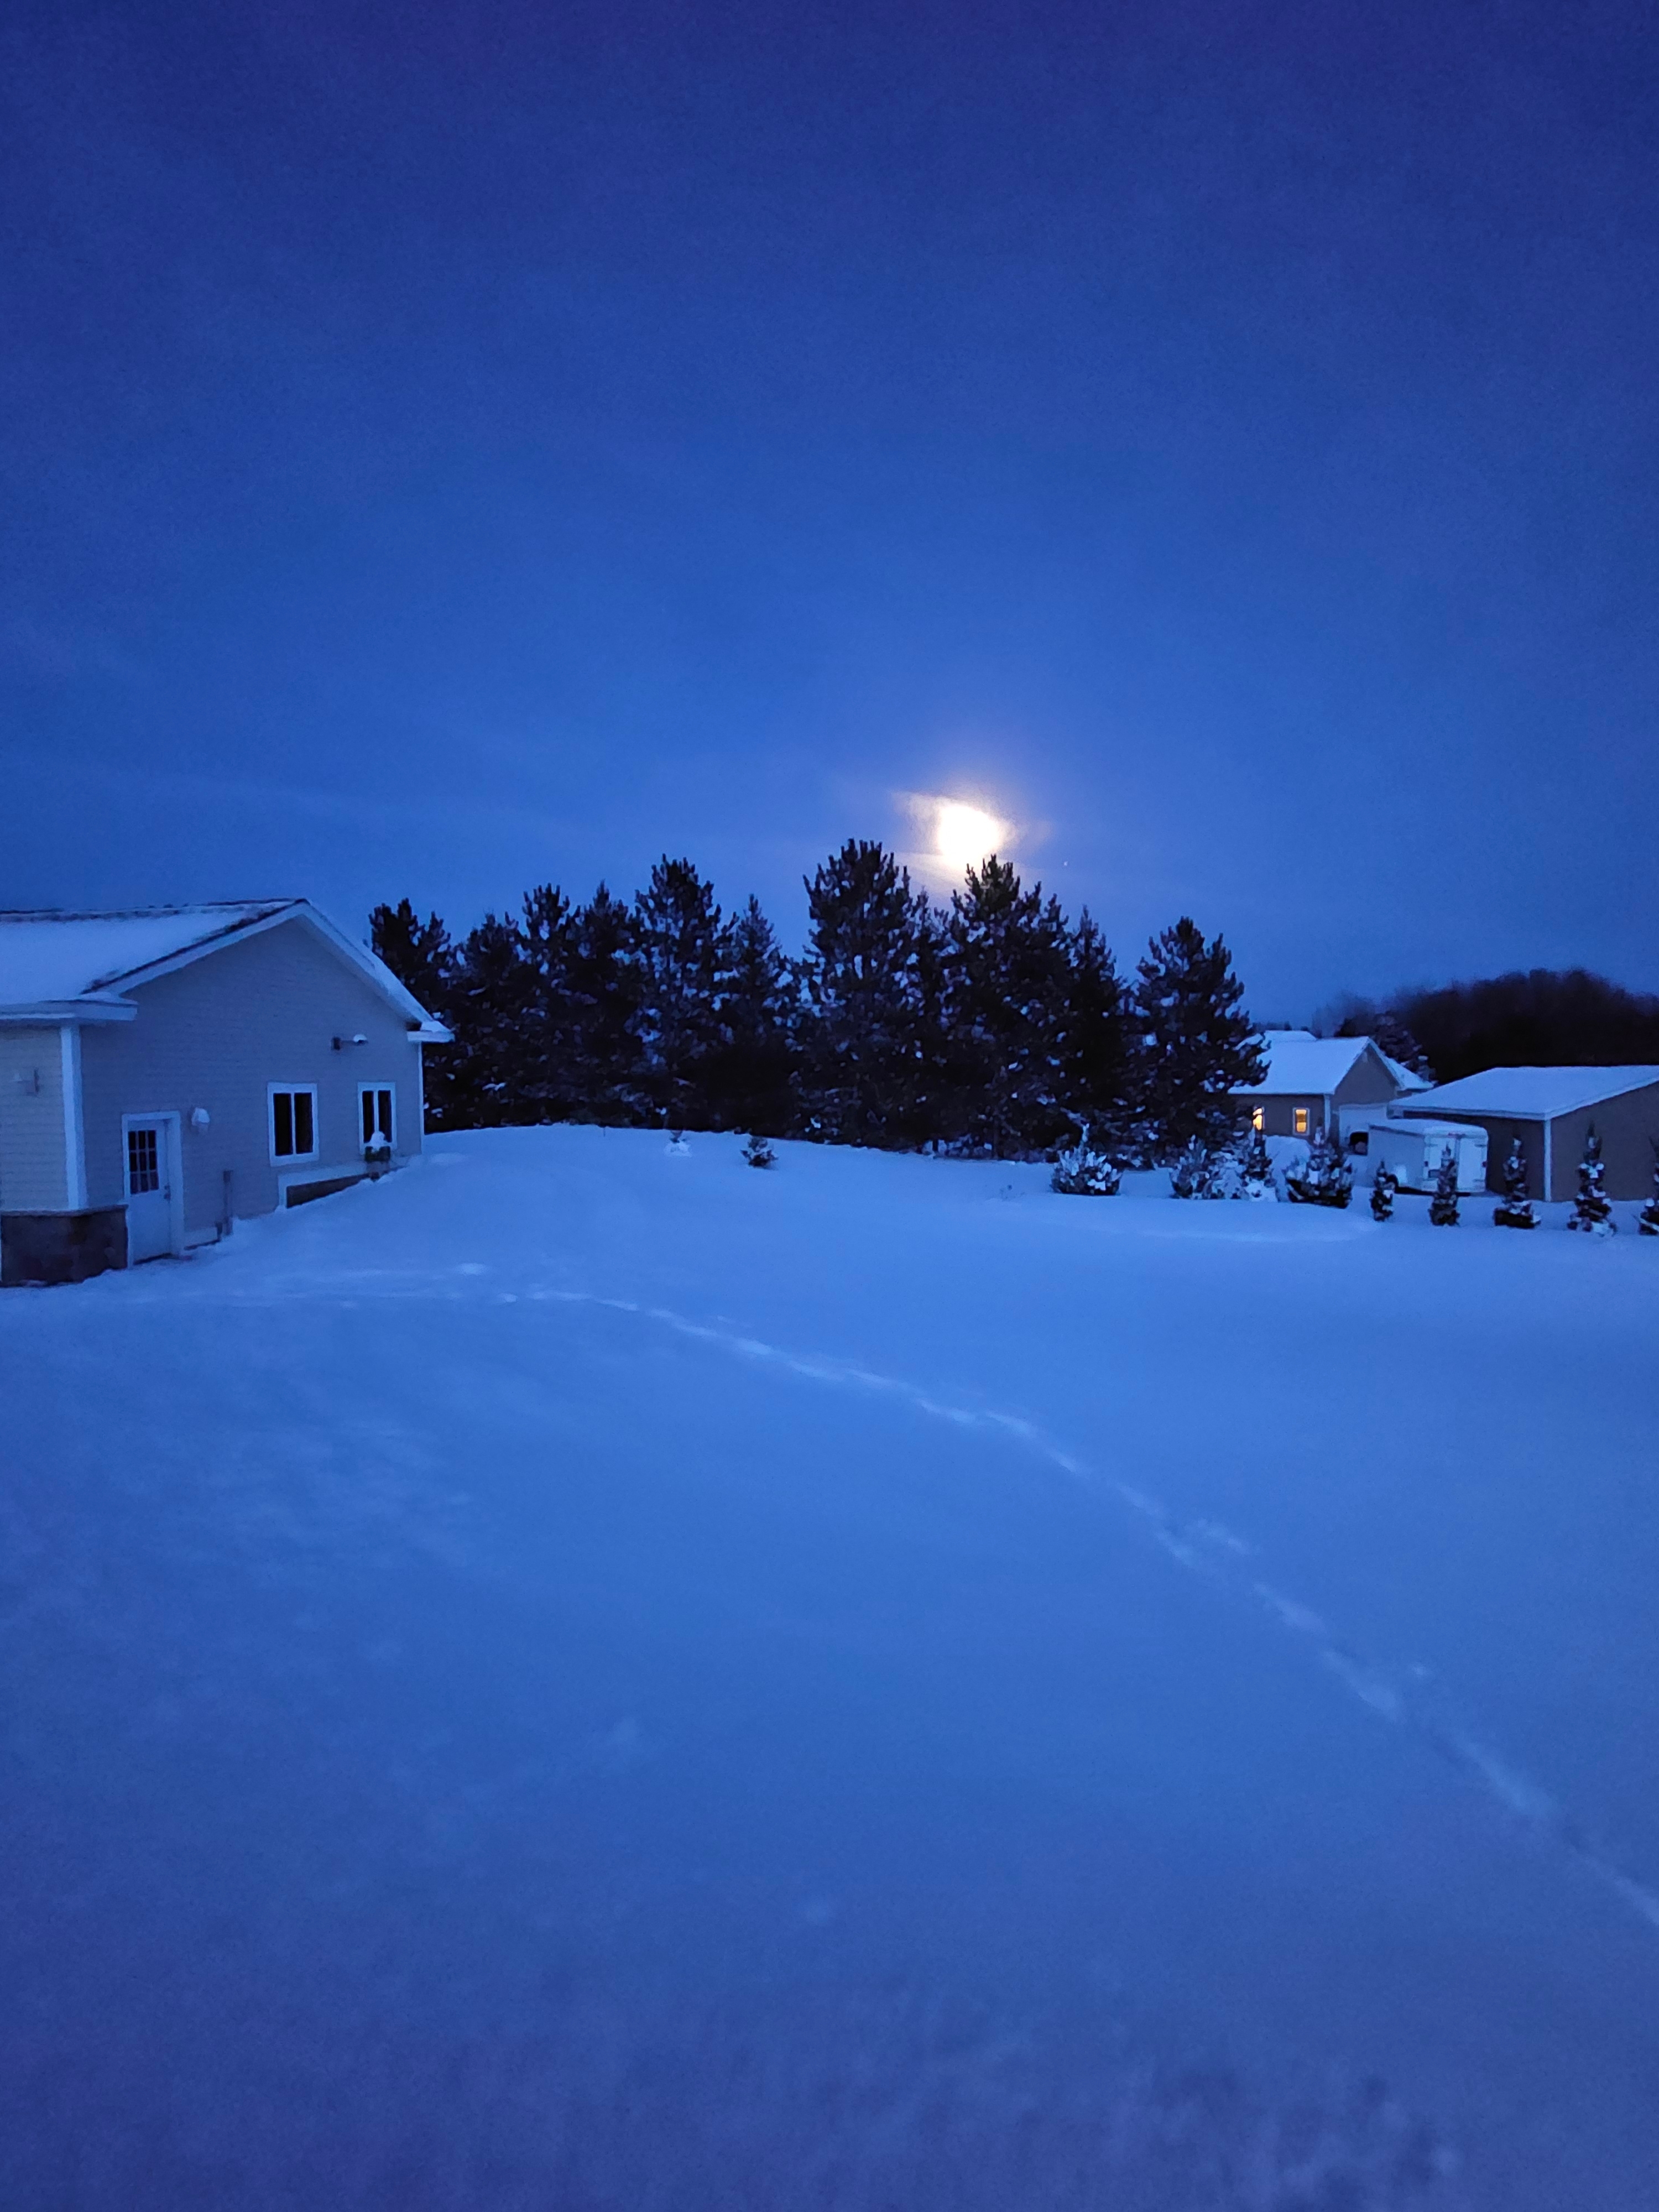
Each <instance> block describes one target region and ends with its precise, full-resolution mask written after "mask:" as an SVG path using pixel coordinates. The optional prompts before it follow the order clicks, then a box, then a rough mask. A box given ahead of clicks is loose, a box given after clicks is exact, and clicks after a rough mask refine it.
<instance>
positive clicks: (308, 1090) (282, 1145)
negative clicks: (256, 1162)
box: [270, 1083, 317, 1160]
mask: <svg viewBox="0 0 1659 2212" xmlns="http://www.w3.org/2000/svg"><path fill="white" fill-rule="evenodd" d="M270 1157H271V1158H272V1159H273V1160H314V1159H315V1158H316V1157H317V1086H316V1085H315V1084H314V1083H292V1084H289V1083H284V1084H276V1083H273V1084H272V1085H271V1086H270Z"/></svg>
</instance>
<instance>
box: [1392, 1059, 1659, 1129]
mask: <svg viewBox="0 0 1659 2212" xmlns="http://www.w3.org/2000/svg"><path fill="white" fill-rule="evenodd" d="M1650 1083H1651V1084H1659V1067H1487V1068H1483V1069H1482V1070H1481V1072H1480V1074H1479V1075H1465V1076H1463V1077H1462V1078H1461V1079H1459V1080H1458V1081H1457V1082H1455V1083H1443V1084H1441V1085H1439V1086H1438V1087H1437V1089H1435V1090H1433V1091H1419V1092H1418V1093H1417V1094H1416V1096H1415V1097H1414V1098H1413V1101H1412V1103H1411V1104H1410V1105H1409V1106H1407V1107H1403V1108H1402V1109H1401V1111H1402V1112H1403V1113H1406V1114H1408V1115H1415V1114H1416V1113H1418V1112H1419V1109H1420V1110H1421V1111H1422V1112H1423V1113H1425V1114H1431V1113H1433V1112H1434V1110H1435V1109H1437V1108H1442V1109H1451V1110H1455V1111H1456V1112H1458V1113H1466V1114H1502V1115H1512V1116H1513V1117H1514V1118H1515V1119H1516V1121H1548V1120H1550V1119H1551V1118H1552V1117H1553V1115H1557V1114H1576V1113H1577V1112H1578V1111H1579V1110H1580V1109H1582V1108H1583V1107H1586V1106H1600V1105H1601V1103H1603V1102H1604V1101H1605V1100H1607V1099H1608V1098H1620V1097H1623V1096H1624V1094H1625V1093H1626V1091H1641V1090H1644V1089H1645V1088H1646V1086H1647V1085H1649V1084H1650Z"/></svg>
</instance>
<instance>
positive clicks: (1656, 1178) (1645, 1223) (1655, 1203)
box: [1636, 1143, 1659, 1237]
mask: <svg viewBox="0 0 1659 2212" xmlns="http://www.w3.org/2000/svg"><path fill="white" fill-rule="evenodd" d="M1636 1226H1637V1230H1638V1232H1639V1234H1640V1235H1642V1236H1644V1237H1659V1143H1656V1144H1655V1145H1654V1147H1653V1196H1652V1197H1651V1198H1650V1200H1648V1202H1647V1204H1646V1205H1645V1206H1644V1207H1643V1208H1642V1211H1641V1212H1639V1213H1638V1215H1637V1217H1636Z"/></svg>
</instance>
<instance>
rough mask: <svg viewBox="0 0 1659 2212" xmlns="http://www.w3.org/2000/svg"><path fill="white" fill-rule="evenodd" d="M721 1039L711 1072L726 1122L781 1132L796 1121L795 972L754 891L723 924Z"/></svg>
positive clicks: (720, 1118)
mask: <svg viewBox="0 0 1659 2212" xmlns="http://www.w3.org/2000/svg"><path fill="white" fill-rule="evenodd" d="M722 966H723V970H724V974H725V978H726V987H725V995H724V997H723V999H722V1000H721V1004H720V1042H719V1044H718V1045H717V1047H716V1048H715V1050H714V1055H713V1057H712V1060H711V1061H710V1064H709V1067H708V1089H709V1094H710V1097H711V1099H712V1101H713V1103H714V1111H715V1119H716V1121H717V1122H718V1123H719V1125H720V1127H723V1128H728V1129H753V1130H760V1131H762V1132H763V1133H766V1134H767V1135H769V1136H775V1137H778V1136H782V1135H783V1134H784V1133H785V1132H786V1131H787V1130H788V1129H790V1128H791V1127H793V1124H794V1119H795V1112H796V1105H795V1095H794V1071H795V1058H796V1054H795V1037H794V1032H795V1027H796V1020H795V1016H796V1007H797V1004H798V1001H799V990H798V987H797V985H796V981H795V976H794V971H793V969H792V968H791V966H790V963H789V962H788V961H787V959H786V958H785V957H784V955H783V952H782V951H781V949H780V947H779V945H778V940H777V938H776V936H775V934H774V933H773V929H772V925H771V923H770V922H769V921H768V920H767V919H766V916H765V915H763V913H762V911H761V908H760V902H759V900H758V899H756V898H753V897H751V898H750V900H749V902H748V904H747V905H746V906H745V907H744V908H743V910H742V912H741V913H739V914H738V915H734V916H733V917H732V921H731V923H730V924H729V926H728V927H727V931H726V946H725V951H724V954H723V960H722Z"/></svg>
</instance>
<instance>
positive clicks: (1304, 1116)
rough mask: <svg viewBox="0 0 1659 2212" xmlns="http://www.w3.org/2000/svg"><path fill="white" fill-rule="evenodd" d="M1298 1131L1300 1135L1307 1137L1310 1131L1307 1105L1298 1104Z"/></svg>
mask: <svg viewBox="0 0 1659 2212" xmlns="http://www.w3.org/2000/svg"><path fill="white" fill-rule="evenodd" d="M1296 1133H1297V1136H1298V1137H1305V1136H1306V1135H1307V1133H1308V1109H1307V1108H1306V1107H1305V1106H1298V1107H1297V1109H1296Z"/></svg>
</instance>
